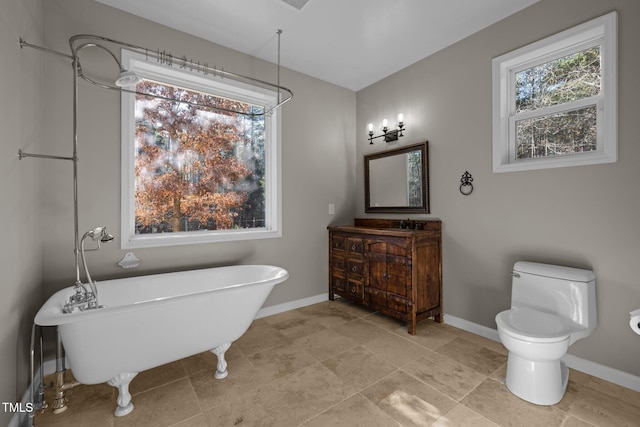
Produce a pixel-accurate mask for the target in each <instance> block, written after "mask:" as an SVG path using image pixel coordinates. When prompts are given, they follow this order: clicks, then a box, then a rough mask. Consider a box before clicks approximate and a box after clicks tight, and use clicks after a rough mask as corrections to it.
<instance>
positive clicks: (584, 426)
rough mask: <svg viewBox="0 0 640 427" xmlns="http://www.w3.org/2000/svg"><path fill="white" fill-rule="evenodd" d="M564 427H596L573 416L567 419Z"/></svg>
mask: <svg viewBox="0 0 640 427" xmlns="http://www.w3.org/2000/svg"><path fill="white" fill-rule="evenodd" d="M562 427H595V426H594V425H593V424H591V423H588V422H586V421H584V420H581V419H579V418H576V417H574V416H573V415H569V416H568V417H567V419H566V420H564V423H563V424H562Z"/></svg>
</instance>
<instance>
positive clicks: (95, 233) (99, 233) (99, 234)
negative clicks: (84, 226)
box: [84, 227, 113, 243]
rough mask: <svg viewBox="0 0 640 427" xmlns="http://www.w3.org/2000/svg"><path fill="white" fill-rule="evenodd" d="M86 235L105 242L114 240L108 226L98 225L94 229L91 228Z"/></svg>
mask: <svg viewBox="0 0 640 427" xmlns="http://www.w3.org/2000/svg"><path fill="white" fill-rule="evenodd" d="M84 237H91V239H92V240H93V241H94V242H96V241H98V240H99V241H101V242H103V243H105V242H110V241H112V240H113V235H111V234H109V233H108V232H107V227H96V228H94V229H93V230H89V231H87V232H86V233H85V235H84Z"/></svg>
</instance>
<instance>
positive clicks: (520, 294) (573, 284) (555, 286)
mask: <svg viewBox="0 0 640 427" xmlns="http://www.w3.org/2000/svg"><path fill="white" fill-rule="evenodd" d="M512 275H513V281H512V288H511V307H514V308H521V307H526V308H531V309H535V310H539V311H542V312H545V313H551V314H555V315H557V316H561V317H565V318H568V319H571V320H572V321H573V322H575V323H578V324H580V325H582V327H584V328H586V329H588V330H589V331H591V330H593V329H594V328H595V327H596V324H597V314H596V281H595V279H596V277H595V275H594V274H593V272H592V271H590V270H581V269H578V268H570V267H561V266H558V265H551V264H539V263H534V262H525V261H518V262H516V263H515V265H514V267H513V273H512Z"/></svg>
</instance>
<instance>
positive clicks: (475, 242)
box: [356, 0, 640, 375]
mask: <svg viewBox="0 0 640 427" xmlns="http://www.w3.org/2000/svg"><path fill="white" fill-rule="evenodd" d="M612 10H617V11H618V13H619V16H618V19H619V22H618V33H619V39H618V44H619V64H618V83H619V88H620V89H619V95H618V120H619V133H618V135H619V139H618V150H619V151H618V152H619V160H618V162H617V163H613V164H606V165H595V166H578V167H570V168H560V169H545V170H538V171H527V172H512V173H502V174H493V173H492V165H491V161H492V160H491V159H492V157H491V149H492V135H491V60H492V58H494V57H496V56H499V55H501V54H503V53H506V52H509V51H511V50H514V49H516V48H518V47H521V46H523V45H526V44H529V43H532V42H534V41H536V40H539V39H541V38H544V37H546V36H549V35H551V34H554V33H556V32H559V31H562V30H564V29H566V28H569V27H571V26H573V25H576V24H579V23H581V22H584V21H587V20H589V19H592V18H595V17H598V16H600V15H603V14H605V13H607V12H610V11H612ZM638 22H640V3H639V2H638V1H637V0H611V1H606V2H603V1H601V0H561V1H558V0H542V1H540V2H539V3H537V4H535V5H533V6H531V7H529V8H527V9H525V10H523V11H521V12H520V13H517V14H516V15H513V16H511V17H509V18H507V19H505V20H503V21H501V22H498V23H497V24H495V25H493V26H491V27H489V28H487V29H485V30H483V31H481V32H479V33H476V34H474V35H473V36H471V37H469V38H467V39H465V40H463V41H461V42H459V43H457V44H455V45H453V46H451V47H449V48H446V49H444V50H442V51H440V52H438V53H436V54H435V55H432V56H430V57H428V58H426V59H424V60H422V61H420V62H418V63H416V64H414V65H412V66H410V67H408V68H406V69H404V70H402V71H400V72H398V73H397V74H395V75H393V76H390V77H388V78H386V79H385V80H383V81H380V82H378V83H376V84H374V85H372V86H370V87H368V88H365V89H363V90H361V91H360V92H358V94H357V124H356V129H357V130H358V133H357V145H356V147H357V162H358V163H357V167H358V171H357V175H356V177H357V186H356V188H357V191H358V196H357V198H356V200H357V208H356V213H357V214H358V215H364V206H363V205H364V202H363V200H364V196H363V194H362V189H363V184H362V175H363V172H362V171H363V162H362V156H363V155H364V154H368V153H369V152H372V151H377V150H382V149H385V148H388V147H383V145H385V144H384V143H377V144H376V145H375V147H374V148H373V149H370V146H369V145H368V143H367V140H366V132H365V127H366V124H367V123H368V122H376V121H378V120H380V119H382V118H383V117H385V116H386V117H395V115H396V114H397V113H400V112H402V113H404V114H405V122H406V126H407V129H408V130H407V131H405V135H406V136H405V137H404V138H402V139H401V140H400V143H399V145H406V144H410V143H416V142H419V141H423V140H429V150H430V153H429V154H430V182H431V209H432V210H431V212H432V215H431V216H432V217H437V218H440V219H442V221H443V228H444V236H443V270H444V271H443V275H444V305H445V312H446V313H448V314H450V315H453V316H457V317H460V318H462V319H466V320H468V321H471V322H475V323H478V324H480V325H484V326H487V327H490V328H495V327H496V325H495V322H494V317H495V315H496V314H497V313H498V312H500V311H501V310H504V309H506V308H508V307H509V305H510V297H511V293H510V287H511V283H510V276H509V272H510V269H511V267H512V266H513V263H514V262H515V261H517V260H531V261H538V262H548V263H558V264H565V265H569V266H575V267H580V268H588V269H593V270H594V272H595V274H596V276H597V304H598V316H599V325H598V328H597V329H596V330H595V331H594V333H593V334H592V335H591V336H590V337H589V338H586V339H584V340H582V341H578V342H577V343H576V344H575V345H573V346H572V347H571V348H570V349H569V353H570V354H573V355H575V356H578V357H581V358H584V359H587V360H590V361H593V362H596V363H600V364H603V365H606V366H609V367H612V368H616V369H619V370H622V371H626V372H628V373H631V374H635V375H640V364H639V363H638V354H640V337H638V336H637V335H635V334H633V332H632V331H631V329H630V328H629V311H630V310H632V309H635V308H638V307H640V278H639V277H638V270H637V263H638V261H639V260H640V225H639V224H638V219H639V216H638V212H639V211H640V197H639V195H638V183H639V182H640V168H639V167H638V159H640V140H639V139H640V137H639V136H638V132H637V122H638V99H640V86H639V85H638V84H637V81H636V80H637V75H638V72H637V70H638V68H639V67H640V51H639V50H638V41H639V40H640V26H638ZM467 170H468V171H469V172H470V173H471V174H472V175H473V178H474V182H473V184H474V187H475V189H474V192H473V193H472V194H471V195H470V196H467V197H465V196H462V195H461V194H460V192H459V190H458V186H459V185H460V178H461V175H462V174H463V173H464V172H465V171H467Z"/></svg>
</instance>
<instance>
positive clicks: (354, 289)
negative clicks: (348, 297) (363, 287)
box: [351, 286, 356, 294]
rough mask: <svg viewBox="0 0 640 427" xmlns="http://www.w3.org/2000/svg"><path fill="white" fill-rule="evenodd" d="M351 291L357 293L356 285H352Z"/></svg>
mask: <svg viewBox="0 0 640 427" xmlns="http://www.w3.org/2000/svg"><path fill="white" fill-rule="evenodd" d="M351 293H352V294H355V293H356V287H355V286H352V287H351Z"/></svg>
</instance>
